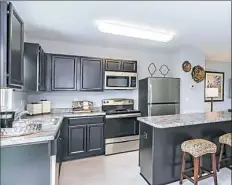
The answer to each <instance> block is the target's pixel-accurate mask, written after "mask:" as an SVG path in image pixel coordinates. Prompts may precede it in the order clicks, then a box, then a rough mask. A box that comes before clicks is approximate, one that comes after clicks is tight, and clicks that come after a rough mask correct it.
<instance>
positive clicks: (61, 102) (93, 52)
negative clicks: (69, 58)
mask: <svg viewBox="0 0 232 185" xmlns="http://www.w3.org/2000/svg"><path fill="white" fill-rule="evenodd" d="M27 41H28V42H37V43H40V45H41V46H42V48H43V49H44V51H45V52H49V53H59V54H70V55H81V56H93V57H105V58H107V57H109V58H119V59H132V60H137V61H138V78H139V79H142V78H146V77H148V76H149V73H148V70H147V67H148V65H149V64H150V63H151V62H154V63H155V64H156V66H157V72H156V74H155V75H154V76H161V74H160V72H159V68H160V66H161V65H162V64H166V65H168V66H170V63H171V62H172V61H170V60H169V58H170V57H168V52H165V51H163V50H160V49H159V50H154V51H152V52H147V51H141V50H125V49H116V48H103V47H98V46H86V45H77V44H70V43H64V42H54V41H47V40H36V39H29V38H27ZM170 68H171V67H170ZM168 76H169V77H172V76H173V75H172V68H171V72H170V73H169V75H168ZM41 98H46V99H49V100H52V104H53V107H71V101H73V100H74V99H75V100H83V99H84V100H90V101H93V102H95V106H101V100H102V99H105V98H132V99H135V100H137V98H138V91H137V90H134V91H115V90H114V91H104V92H97V93H96V92H55V93H39V94H29V97H28V100H29V102H30V101H37V100H39V99H41ZM135 103H136V107H137V101H136V102H135Z"/></svg>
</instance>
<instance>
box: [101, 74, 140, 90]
mask: <svg viewBox="0 0 232 185" xmlns="http://www.w3.org/2000/svg"><path fill="white" fill-rule="evenodd" d="M136 88H137V73H128V72H114V71H105V89H136Z"/></svg>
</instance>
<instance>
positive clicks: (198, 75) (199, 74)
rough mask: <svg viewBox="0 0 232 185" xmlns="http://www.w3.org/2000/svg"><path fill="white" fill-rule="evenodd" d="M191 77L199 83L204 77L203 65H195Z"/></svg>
mask: <svg viewBox="0 0 232 185" xmlns="http://www.w3.org/2000/svg"><path fill="white" fill-rule="evenodd" d="M191 74H192V78H193V80H194V81H195V82H197V83H199V82H201V81H203V80H204V79H205V70H204V68H203V67H201V66H199V65H197V66H194V67H193V69H192V73H191Z"/></svg>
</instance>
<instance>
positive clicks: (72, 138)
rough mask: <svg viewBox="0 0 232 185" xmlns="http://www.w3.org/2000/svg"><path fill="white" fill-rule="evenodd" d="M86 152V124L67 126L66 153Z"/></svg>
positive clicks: (79, 153)
mask: <svg viewBox="0 0 232 185" xmlns="http://www.w3.org/2000/svg"><path fill="white" fill-rule="evenodd" d="M85 152H86V125H72V126H69V127H68V155H70V156H72V155H74V156H75V155H82V154H83V153H85Z"/></svg>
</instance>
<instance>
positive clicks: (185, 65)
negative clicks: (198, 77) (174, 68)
mask: <svg viewBox="0 0 232 185" xmlns="http://www.w3.org/2000/svg"><path fill="white" fill-rule="evenodd" d="M182 68H183V71H185V72H189V71H191V68H192V65H191V63H190V62H189V61H187V60H186V61H184V62H183V64H182Z"/></svg>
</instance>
